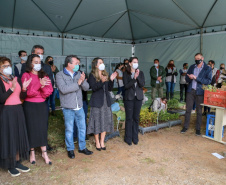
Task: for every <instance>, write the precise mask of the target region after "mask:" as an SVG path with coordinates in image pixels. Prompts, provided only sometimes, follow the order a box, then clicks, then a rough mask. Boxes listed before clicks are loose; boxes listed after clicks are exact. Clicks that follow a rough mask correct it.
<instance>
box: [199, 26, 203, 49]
mask: <svg viewBox="0 0 226 185" xmlns="http://www.w3.org/2000/svg"><path fill="white" fill-rule="evenodd" d="M202 51H203V28H201V30H200V53H202Z"/></svg>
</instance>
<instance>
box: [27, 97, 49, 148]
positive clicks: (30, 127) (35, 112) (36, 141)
mask: <svg viewBox="0 0 226 185" xmlns="http://www.w3.org/2000/svg"><path fill="white" fill-rule="evenodd" d="M23 107H24V115H25V118H26V125H27V134H28V140H29V144H30V148H35V147H41V146H46V145H47V131H48V107H47V103H46V102H28V101H25V102H24V104H23Z"/></svg>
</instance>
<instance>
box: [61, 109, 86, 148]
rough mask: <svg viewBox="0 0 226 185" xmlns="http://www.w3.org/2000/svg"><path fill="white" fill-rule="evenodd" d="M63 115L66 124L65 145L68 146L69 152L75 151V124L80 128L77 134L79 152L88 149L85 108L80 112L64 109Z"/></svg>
mask: <svg viewBox="0 0 226 185" xmlns="http://www.w3.org/2000/svg"><path fill="white" fill-rule="evenodd" d="M63 114H64V124H65V143H66V146H67V151H71V150H74V149H75V145H74V138H73V132H74V123H76V126H77V128H78V129H77V134H78V145H79V150H84V149H85V148H86V141H85V138H86V122H85V114H84V110H83V108H81V109H80V110H73V109H65V108H64V109H63Z"/></svg>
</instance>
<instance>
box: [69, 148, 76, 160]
mask: <svg viewBox="0 0 226 185" xmlns="http://www.w3.org/2000/svg"><path fill="white" fill-rule="evenodd" d="M67 155H68V157H69V158H71V159H74V158H75V153H74V151H73V150H71V151H67Z"/></svg>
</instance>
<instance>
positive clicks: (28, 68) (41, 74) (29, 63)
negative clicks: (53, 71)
mask: <svg viewBox="0 0 226 185" xmlns="http://www.w3.org/2000/svg"><path fill="white" fill-rule="evenodd" d="M35 57H38V58H40V57H39V55H36V54H31V55H29V56H28V58H27V62H26V72H28V73H30V72H31V71H32V69H33V68H32V60H33V58H35ZM41 65H42V64H41ZM45 76H48V75H47V74H46V73H45V72H44V71H43V69H41V70H40V71H38V77H39V78H43V77H45Z"/></svg>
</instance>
